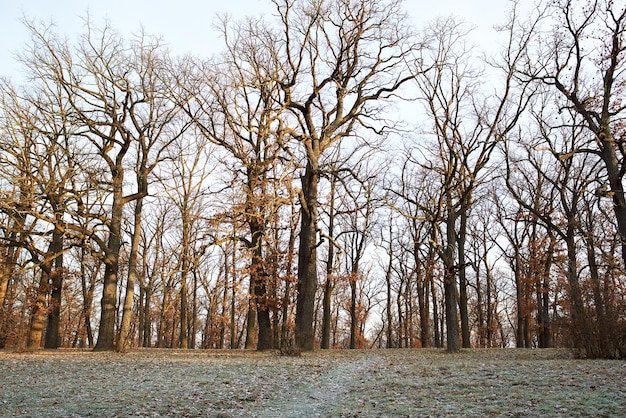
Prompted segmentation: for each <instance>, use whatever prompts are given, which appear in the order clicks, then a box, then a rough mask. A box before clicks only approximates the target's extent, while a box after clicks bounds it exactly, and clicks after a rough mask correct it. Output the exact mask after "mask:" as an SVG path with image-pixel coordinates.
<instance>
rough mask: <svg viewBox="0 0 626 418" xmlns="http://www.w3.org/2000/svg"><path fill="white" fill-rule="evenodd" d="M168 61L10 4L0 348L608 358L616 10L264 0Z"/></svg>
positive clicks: (620, 66) (616, 186) (565, 1)
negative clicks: (481, 35) (417, 14)
mask: <svg viewBox="0 0 626 418" xmlns="http://www.w3.org/2000/svg"><path fill="white" fill-rule="evenodd" d="M270 2H271V4H272V5H273V10H274V12H273V14H272V15H271V16H270V17H254V16H251V17H248V18H246V19H243V20H239V21H233V20H231V19H230V18H228V17H225V16H223V17H220V18H219V19H218V22H219V24H218V27H219V30H220V35H221V37H220V39H221V41H222V45H223V52H222V53H220V54H219V55H216V56H214V57H210V58H202V57H195V56H183V57H176V56H174V55H172V54H171V52H170V51H168V49H167V47H166V46H165V45H164V42H163V40H162V39H160V38H158V37H153V36H150V35H148V34H145V33H139V34H138V35H135V36H132V37H130V38H124V37H123V36H121V35H120V34H119V33H118V32H117V31H116V30H115V29H114V28H112V27H111V26H110V25H108V24H104V25H102V26H98V25H95V24H94V23H93V22H91V21H90V20H89V19H85V24H84V31H83V33H82V34H81V35H80V36H79V37H77V38H76V39H68V38H66V37H63V36H62V35H60V34H59V33H57V32H56V31H55V28H54V27H52V26H50V27H47V26H41V25H37V24H34V23H31V22H26V25H27V27H28V29H29V30H30V34H31V40H30V42H29V43H28V44H27V45H25V46H24V48H23V50H22V51H21V53H20V54H19V60H20V62H21V63H22V65H23V70H24V74H25V76H26V78H27V80H26V83H24V84H23V85H15V84H14V83H12V82H11V81H10V80H8V79H3V80H2V82H1V83H0V100H1V102H0V147H1V148H2V152H1V154H0V184H1V185H2V187H1V194H0V209H1V210H0V225H1V227H0V249H1V254H0V266H1V267H2V270H1V272H0V345H1V346H3V347H4V346H7V347H11V346H13V347H29V348H40V347H45V348H58V347H92V348H94V349H96V350H118V351H125V350H127V349H129V348H132V347H179V348H248V349H258V350H266V349H275V348H282V349H288V348H292V349H297V350H313V349H314V348H316V347H320V348H333V347H349V348H365V347H387V348H393V347H446V348H447V350H449V351H458V350H460V349H461V348H462V347H507V346H517V347H571V348H573V349H575V350H577V352H578V353H579V354H580V355H583V356H589V357H603V358H623V357H624V355H625V354H626V316H625V314H624V312H626V300H625V298H626V288H625V281H624V274H625V273H624V267H625V265H626V197H625V194H624V188H623V177H624V175H625V173H626V169H625V167H626V166H625V163H624V161H625V159H624V155H625V148H624V140H625V137H624V135H625V132H626V125H625V124H624V114H625V112H624V109H625V105H624V103H623V100H622V98H623V95H624V88H625V86H626V79H625V78H624V71H625V70H626V68H625V66H624V58H625V52H624V49H625V46H624V31H625V27H626V25H625V20H626V6H625V5H624V4H623V3H622V2H616V1H609V0H595V1H594V0H590V1H585V2H574V1H571V0H558V1H549V2H545V3H542V4H539V5H538V6H536V7H535V8H533V9H531V10H527V11H522V10H521V9H520V7H519V4H518V3H517V2H512V3H511V4H510V10H509V13H508V19H507V21H505V22H503V24H502V25H501V26H499V27H498V28H496V29H497V30H496V31H494V43H497V48H496V49H495V52H490V53H489V54H488V53H486V52H485V51H480V50H478V48H477V47H475V46H474V45H472V43H471V35H472V28H471V26H469V25H468V24H467V23H465V22H463V21H462V20H460V19H458V18H455V17H441V18H439V19H436V20H435V21H432V22H430V23H428V24H427V25H424V26H423V27H420V28H418V27H416V26H415V25H413V24H412V21H411V19H410V18H409V16H408V14H407V12H406V10H405V8H404V5H403V2H402V1H400V0H340V1H333V2H330V1H327V0H270Z"/></svg>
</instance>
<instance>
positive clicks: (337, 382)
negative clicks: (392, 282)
mask: <svg viewBox="0 0 626 418" xmlns="http://www.w3.org/2000/svg"><path fill="white" fill-rule="evenodd" d="M0 381H1V382H2V386H1V388H0V416H7V417H9V416H11V417H15V416H23V417H113V416H141V417H153V416H156V417H158V416H189V417H198V416H202V417H205V416H207V417H244V416H245V417H248V416H257V417H315V416H319V417H413V416H419V417H425V416H433V417H439V416H494V417H500V416H503V417H510V416H524V417H535V416H536V417H545V416H564V417H565V416H567V417H571V416H606V417H613V416H625V414H626V363H625V362H623V361H606V360H578V359H574V358H572V357H571V356H570V355H569V353H568V352H567V351H563V350H517V349H504V350H499V349H494V350H464V351H461V352H460V353H457V354H449V353H446V352H445V351H441V350H434V349H425V350H370V351H360V350H357V351H348V350H341V351H334V350H332V351H316V352H313V353H304V354H303V355H302V356H301V357H283V356H279V355H277V354H276V353H256V352H246V351H182V350H153V349H144V350H135V351H131V352H130V353H127V354H116V353H93V352H89V351H74V350H58V351H38V352H33V353H9V352H0Z"/></svg>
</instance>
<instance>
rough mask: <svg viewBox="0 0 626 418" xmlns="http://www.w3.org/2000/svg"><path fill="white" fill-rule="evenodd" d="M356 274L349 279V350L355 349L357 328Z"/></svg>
mask: <svg viewBox="0 0 626 418" xmlns="http://www.w3.org/2000/svg"><path fill="white" fill-rule="evenodd" d="M357 278H358V276H357V274H356V273H352V274H351V275H350V277H349V281H350V348H351V349H355V348H357V342H356V339H357V329H358V328H357V326H358V318H357V311H356V296H357V292H356V291H357Z"/></svg>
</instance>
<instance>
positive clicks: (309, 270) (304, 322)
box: [296, 147, 319, 351]
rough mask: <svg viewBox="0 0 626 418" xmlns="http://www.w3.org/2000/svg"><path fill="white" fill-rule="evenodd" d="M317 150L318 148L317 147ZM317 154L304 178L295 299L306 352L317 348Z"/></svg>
mask: <svg viewBox="0 0 626 418" xmlns="http://www.w3.org/2000/svg"><path fill="white" fill-rule="evenodd" d="M316 148H318V147H316ZM318 158H319V156H318V154H316V153H309V155H308V162H307V165H306V169H305V172H304V175H303V176H302V195H301V197H300V203H301V205H302V219H301V224H300V245H299V251H298V297H297V300H296V344H297V346H298V347H299V348H300V349H302V350H305V351H311V350H313V348H314V345H315V335H314V332H313V321H314V319H315V318H314V316H315V292H316V291H317V216H318V214H317V207H318V201H317V198H318V197H317V196H318V185H319V169H318V160H317V159H318Z"/></svg>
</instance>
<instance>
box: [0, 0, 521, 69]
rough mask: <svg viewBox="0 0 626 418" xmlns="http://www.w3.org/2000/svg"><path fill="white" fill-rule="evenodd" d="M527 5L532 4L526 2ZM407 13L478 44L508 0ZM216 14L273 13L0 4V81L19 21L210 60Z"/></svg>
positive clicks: (159, 0)
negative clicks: (121, 37) (85, 29)
mask: <svg viewBox="0 0 626 418" xmlns="http://www.w3.org/2000/svg"><path fill="white" fill-rule="evenodd" d="M527 1H530V0H527ZM405 7H406V10H407V11H408V12H409V14H410V15H412V16H413V17H414V18H415V19H416V25H417V27H418V28H419V27H420V22H425V21H428V20H431V19H434V18H435V17H437V16H442V15H450V14H454V15H456V16H459V17H462V18H463V19H465V20H466V21H468V22H470V23H472V24H474V25H476V26H477V27H478V30H477V31H476V34H477V42H479V43H484V44H488V43H489V42H490V40H491V39H493V37H492V36H493V35H492V34H493V33H494V32H493V30H492V29H491V28H492V27H493V25H494V24H499V23H502V22H503V21H504V20H505V18H506V11H507V10H508V9H509V7H510V1H509V0H405ZM217 13H228V14H231V15H232V16H233V17H242V16H245V15H258V14H267V15H269V14H271V13H273V7H272V5H271V2H270V1H269V0H220V1H214V0H169V1H168V0H108V1H103V0H0V40H1V42H0V76H2V77H9V78H15V77H16V74H17V73H18V71H19V69H20V66H19V64H18V63H16V61H15V59H14V54H15V53H16V52H19V51H20V50H22V49H23V48H24V45H25V44H26V43H27V42H28V31H27V30H26V28H25V27H24V25H23V24H22V19H23V17H26V18H28V19H29V20H34V21H35V22H43V23H51V22H52V23H54V24H55V25H56V32H57V33H58V34H60V35H67V36H69V37H70V38H71V37H72V35H75V34H77V33H80V32H82V25H83V20H82V19H83V18H84V17H85V16H87V14H89V15H90V17H91V19H92V21H93V22H94V24H95V25H96V26H99V25H101V24H102V22H104V20H105V19H108V20H109V22H110V23H111V25H112V27H113V28H114V29H116V30H118V31H120V32H121V33H122V34H125V35H126V34H131V33H133V32H136V31H138V29H139V28H140V27H143V28H144V29H145V30H146V32H147V33H148V34H150V35H161V36H162V37H163V39H164V41H165V42H166V43H167V44H168V45H169V46H170V49H171V51H172V52H173V53H174V54H175V55H182V54H185V53H192V54H194V55H198V56H201V57H209V56H210V55H211V54H213V53H216V52H218V51H219V50H220V49H221V45H222V43H221V40H220V38H219V36H218V34H217V33H216V32H215V30H214V28H213V26H212V24H213V22H214V18H215V16H216V14H217Z"/></svg>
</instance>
